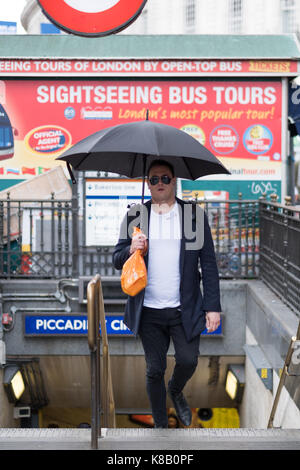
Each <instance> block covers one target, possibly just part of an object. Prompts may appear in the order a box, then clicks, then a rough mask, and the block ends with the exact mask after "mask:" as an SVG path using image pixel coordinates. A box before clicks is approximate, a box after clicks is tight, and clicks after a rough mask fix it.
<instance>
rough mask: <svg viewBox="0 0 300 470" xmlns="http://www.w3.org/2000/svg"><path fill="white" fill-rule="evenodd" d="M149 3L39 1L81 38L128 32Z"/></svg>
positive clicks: (56, 20) (59, 23)
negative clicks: (128, 28)
mask: <svg viewBox="0 0 300 470" xmlns="http://www.w3.org/2000/svg"><path fill="white" fill-rule="evenodd" d="M146 2H147V0H55V1H53V0H38V3H39V4H40V6H41V8H42V10H43V12H44V14H45V15H46V16H47V17H48V18H49V20H50V21H51V22H52V23H55V24H56V25H57V26H58V27H59V28H60V29H63V30H65V31H67V32H68V33H73V34H75V35H78V36H95V37H97V36H107V35H109V34H113V33H117V32H118V31H121V30H122V29H125V28H127V26H129V25H130V24H131V23H132V22H133V21H135V19H136V18H137V17H138V16H139V14H140V13H141V12H142V10H143V8H144V6H145V4H146Z"/></svg>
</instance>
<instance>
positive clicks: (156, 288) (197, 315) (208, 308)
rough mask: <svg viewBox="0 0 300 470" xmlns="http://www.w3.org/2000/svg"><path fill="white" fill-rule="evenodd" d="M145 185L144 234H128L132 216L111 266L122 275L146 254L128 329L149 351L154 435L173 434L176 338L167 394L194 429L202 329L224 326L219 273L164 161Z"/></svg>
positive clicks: (206, 231)
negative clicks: (192, 395)
mask: <svg viewBox="0 0 300 470" xmlns="http://www.w3.org/2000/svg"><path fill="white" fill-rule="evenodd" d="M147 183H148V187H149V190H150V193H151V200H150V201H148V202H147V203H146V204H145V205H144V206H143V207H142V209H143V210H144V209H146V220H147V222H148V224H146V230H145V231H146V233H145V234H141V235H139V236H137V237H134V238H132V237H131V235H130V233H128V232H131V229H130V226H131V225H132V224H133V223H135V225H137V224H136V220H135V219H136V215H137V214H136V212H134V211H133V212H132V211H129V212H128V213H127V215H126V217H125V219H124V221H123V224H122V226H123V229H122V228H121V232H120V233H121V235H120V239H119V241H118V243H117V245H116V247H115V250H114V255H113V263H114V266H115V268H116V269H122V266H123V264H124V262H125V261H126V259H128V257H129V256H130V255H131V254H132V253H134V252H135V251H136V250H142V252H143V254H144V258H145V263H146V266H147V275H148V283H147V286H146V288H145V289H144V290H143V291H142V292H140V293H139V294H137V295H136V296H135V297H130V296H129V297H128V301H127V305H126V308H125V315H124V322H125V324H126V325H127V326H128V328H129V329H130V330H131V331H132V332H133V333H134V335H136V336H139V337H140V338H141V342H142V345H143V348H144V351H145V360H146V385H147V393H148V397H149V400H150V404H151V408H152V415H153V418H154V423H155V427H156V428H167V427H168V417H167V398H166V396H167V393H166V392H167V391H166V387H165V380H164V377H165V370H166V366H167V353H168V349H169V345H170V340H171V339H172V341H173V345H174V351H175V367H174V370H173V374H172V377H171V379H170V380H169V382H168V394H169V396H170V398H171V399H172V401H173V404H174V407H175V410H176V413H177V416H178V418H179V419H180V421H181V422H182V424H183V425H184V426H189V425H190V424H191V418H192V415H191V410H190V408H189V405H188V403H187V402H186V400H185V398H184V395H183V393H182V391H183V388H184V387H185V385H186V383H187V382H188V380H189V379H190V378H191V377H192V375H193V374H194V372H195V369H196V367H197V363H198V356H199V344H200V334H201V332H203V330H204V329H205V327H206V328H207V330H208V332H213V331H215V330H216V329H217V328H218V326H219V325H220V312H221V305H220V289H219V275H218V269H217V264H216V259H215V252H214V246H213V241H212V237H211V232H210V228H209V225H208V221H207V216H206V214H205V213H204V211H203V210H202V209H200V208H199V207H196V206H195V205H194V209H192V210H190V209H191V206H192V204H191V203H187V202H185V201H182V200H180V199H179V198H177V197H176V196H175V194H176V178H175V175H174V170H173V167H172V165H170V164H169V163H168V162H166V161H163V160H156V161H154V162H152V164H151V165H150V167H149V169H148V181H147ZM141 212H143V211H141ZM144 218H145V211H144ZM197 218H198V220H197ZM139 220H142V218H140V219H139ZM199 221H200V222H199ZM197 223H198V225H199V223H200V225H201V233H202V241H201V243H200V244H197V243H196V244H195V243H194V244H193V243H191V244H189V243H188V241H191V240H188V238H191V237H192V236H193V235H194V234H195V233H196V224H197ZM124 226H126V229H127V231H124ZM188 226H190V227H191V230H188V229H187V227H188ZM124 234H126V236H125V235H124ZM199 261H200V266H201V275H202V284H203V293H202V292H201V289H200V280H201V275H200V272H199V269H198V266H199Z"/></svg>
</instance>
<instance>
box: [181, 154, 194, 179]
mask: <svg viewBox="0 0 300 470" xmlns="http://www.w3.org/2000/svg"><path fill="white" fill-rule="evenodd" d="M182 160H183V163H184V164H185V167H186V169H187V170H188V172H189V174H190V179H192V180H193V179H194V177H193V175H192V172H191V170H190V169H189V166H188V164H187V162H186V161H185V157H182Z"/></svg>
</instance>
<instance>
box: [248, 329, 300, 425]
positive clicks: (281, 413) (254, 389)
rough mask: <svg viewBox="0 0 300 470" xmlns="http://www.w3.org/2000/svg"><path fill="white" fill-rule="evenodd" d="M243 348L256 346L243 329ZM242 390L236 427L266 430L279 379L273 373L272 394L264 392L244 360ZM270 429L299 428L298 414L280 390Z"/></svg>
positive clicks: (256, 375)
mask: <svg viewBox="0 0 300 470" xmlns="http://www.w3.org/2000/svg"><path fill="white" fill-rule="evenodd" d="M246 344H251V345H253V344H257V343H256V340H255V338H254V337H253V335H252V333H251V331H250V330H249V328H248V327H246ZM245 382H246V385H245V390H244V395H243V401H242V404H241V407H240V426H241V427H242V428H253V429H266V428H267V426H268V421H269V417H270V414H271V410H272V406H273V402H274V398H275V395H276V391H277V388H278V383H279V377H278V375H277V373H276V372H275V371H274V370H273V392H271V391H270V390H267V389H266V387H265V386H264V384H263V382H262V381H261V379H260V378H259V375H258V373H257V371H256V369H255V367H254V365H253V363H252V362H251V360H250V359H249V358H248V357H246V362H245ZM273 427H274V428H276V427H281V428H282V429H299V428H300V411H299V409H298V408H297V406H296V405H295V403H294V402H293V400H292V399H291V397H290V395H289V393H288V392H287V390H286V389H285V388H283V390H282V392H281V396H280V400H279V403H278V408H277V411H276V414H275V419H274V422H273Z"/></svg>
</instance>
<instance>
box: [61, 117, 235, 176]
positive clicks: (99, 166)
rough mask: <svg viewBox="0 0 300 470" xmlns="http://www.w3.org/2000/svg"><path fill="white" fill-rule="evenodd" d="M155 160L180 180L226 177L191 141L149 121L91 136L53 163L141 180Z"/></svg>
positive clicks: (206, 152)
mask: <svg viewBox="0 0 300 470" xmlns="http://www.w3.org/2000/svg"><path fill="white" fill-rule="evenodd" d="M158 158H159V159H164V160H166V161H168V162H170V163H171V164H172V165H173V167H174V170H175V175H176V176H177V177H180V178H186V179H192V180H195V179H197V178H199V177H201V176H205V175H210V174H217V173H225V174H230V172H229V171H228V170H227V169H226V168H225V167H224V166H223V165H222V163H221V162H220V161H219V160H218V159H217V158H216V157H215V156H214V155H213V154H212V153H211V152H210V151H209V150H208V149H207V148H206V147H204V146H203V145H202V144H200V143H199V142H198V140H196V139H195V138H194V137H192V136H190V135H189V134H187V133H186V132H184V131H181V130H179V129H177V128H175V127H173V126H168V125H166V124H161V123H157V122H153V121H149V120H144V121H137V122H130V123H127V124H120V125H117V126H113V127H108V128H106V129H102V130H100V131H98V132H95V133H94V134H91V135H90V136H88V137H86V138H85V139H83V140H81V141H79V142H77V143H76V144H74V145H73V146H72V147H70V148H69V149H68V150H67V151H66V152H64V153H63V154H62V155H61V156H60V157H58V158H57V160H63V161H66V162H67V163H68V164H69V165H71V166H72V167H73V168H74V169H75V170H80V171H109V172H112V173H118V174H121V175H124V176H128V177H131V178H137V177H144V176H145V174H146V173H147V168H148V166H149V165H150V163H151V162H152V161H153V160H156V159H158ZM68 168H69V167H68Z"/></svg>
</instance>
